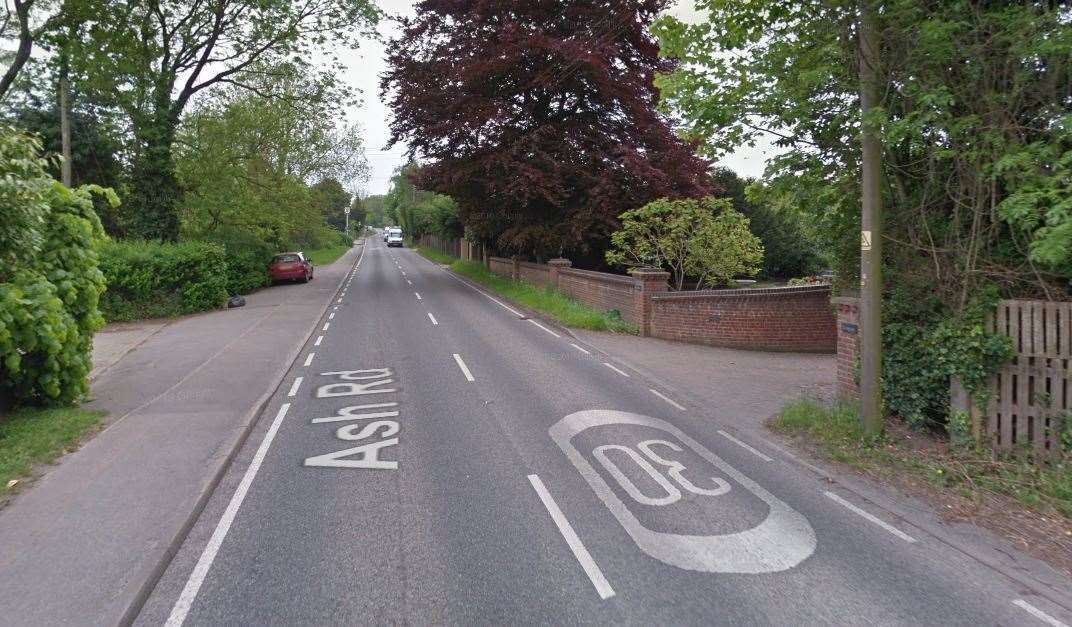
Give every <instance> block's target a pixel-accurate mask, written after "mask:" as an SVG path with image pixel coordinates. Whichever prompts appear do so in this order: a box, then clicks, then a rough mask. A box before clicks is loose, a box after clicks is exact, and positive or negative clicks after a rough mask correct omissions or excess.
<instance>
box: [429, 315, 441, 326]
mask: <svg viewBox="0 0 1072 627" xmlns="http://www.w3.org/2000/svg"><path fill="white" fill-rule="evenodd" d="M428 319H429V320H431V321H432V326H437V327H438V326H439V321H438V320H436V319H435V316H433V315H432V312H428Z"/></svg>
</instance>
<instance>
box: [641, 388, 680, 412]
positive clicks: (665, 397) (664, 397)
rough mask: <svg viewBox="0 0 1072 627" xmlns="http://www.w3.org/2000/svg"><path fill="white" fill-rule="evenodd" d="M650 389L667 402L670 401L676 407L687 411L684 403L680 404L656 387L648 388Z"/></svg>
mask: <svg viewBox="0 0 1072 627" xmlns="http://www.w3.org/2000/svg"><path fill="white" fill-rule="evenodd" d="M648 390H649V391H650V392H651V393H652V394H654V395H655V396H658V397H659V398H661V399H663V400H664V401H666V402H667V403H670V404H671V405H673V406H674V407H677V408H678V409H680V410H681V411H685V407H684V406H683V405H681V404H679V403H678V402H676V401H674V400H673V399H671V398H669V397H668V396H666V395H664V394H663V393H661V392H659V390H656V389H655V388H648Z"/></svg>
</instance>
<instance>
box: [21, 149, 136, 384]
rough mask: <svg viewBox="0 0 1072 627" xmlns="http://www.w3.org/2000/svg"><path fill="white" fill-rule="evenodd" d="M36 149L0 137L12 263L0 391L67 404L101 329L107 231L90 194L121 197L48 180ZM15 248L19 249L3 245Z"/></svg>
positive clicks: (83, 376) (82, 379)
mask: <svg viewBox="0 0 1072 627" xmlns="http://www.w3.org/2000/svg"><path fill="white" fill-rule="evenodd" d="M39 148H40V144H39V142H38V141H37V140H34V139H31V138H28V137H27V136H25V135H20V134H18V133H14V132H12V131H10V129H8V130H6V131H4V132H0V168H3V170H4V173H3V174H4V175H3V176H2V177H0V180H2V184H0V195H2V196H3V201H4V203H5V205H4V209H5V211H4V217H3V218H2V219H0V224H4V226H5V227H7V228H6V229H5V230H4V234H5V235H7V236H8V239H7V241H4V242H0V243H2V245H3V248H0V253H6V257H7V258H9V259H15V260H16V261H17V264H16V265H13V266H11V268H10V269H7V270H6V272H5V273H4V274H0V373H2V375H3V376H2V377H0V388H4V389H5V391H6V392H8V393H10V394H12V395H14V397H15V398H16V399H18V400H20V401H31V402H36V403H42V404H65V403H70V402H73V401H75V400H77V399H79V398H81V397H82V396H84V395H85V394H86V393H87V392H88V386H87V384H86V377H87V376H88V375H89V372H90V370H91V352H92V340H93V333H94V332H95V331H96V330H97V329H99V328H100V326H101V325H102V324H103V320H102V319H101V317H100V314H99V313H98V308H97V307H98V300H99V298H100V294H101V292H103V291H104V277H103V275H102V274H101V272H100V270H99V269H98V267H97V252H96V250H97V247H98V245H99V242H100V241H101V240H102V239H103V238H104V230H103V229H102V227H101V224H100V221H99V220H98V219H97V216H96V214H95V213H94V211H93V199H92V194H94V193H101V194H103V195H106V196H107V197H108V198H109V201H111V202H115V203H117V202H118V199H117V198H116V197H115V195H114V193H111V192H110V190H103V189H100V188H96V187H82V188H79V189H77V190H70V189H67V188H66V187H64V186H62V185H60V184H59V183H57V182H55V181H53V180H52V179H51V177H49V176H48V174H47V172H46V171H45V164H46V162H45V161H44V160H42V159H40V158H38V157H37V151H38V150H39ZM19 222H21V224H19ZM13 245H14V246H22V248H21V249H20V250H18V251H11V250H10V249H8V248H7V247H8V246H13Z"/></svg>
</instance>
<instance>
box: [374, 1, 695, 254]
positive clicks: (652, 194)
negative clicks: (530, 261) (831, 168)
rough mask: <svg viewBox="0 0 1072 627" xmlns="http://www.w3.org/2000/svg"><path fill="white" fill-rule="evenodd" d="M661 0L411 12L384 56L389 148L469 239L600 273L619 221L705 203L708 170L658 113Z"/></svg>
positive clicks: (460, 5) (432, 6)
mask: <svg viewBox="0 0 1072 627" xmlns="http://www.w3.org/2000/svg"><path fill="white" fill-rule="evenodd" d="M667 4H668V2H667V0H628V1H625V0H481V1H476V0H473V1H468V2H467V1H460V0H422V1H421V2H418V3H417V6H416V16H415V17H413V18H407V19H403V20H402V33H401V35H400V36H399V37H398V38H397V39H396V40H395V41H393V42H392V43H391V45H390V46H389V47H388V49H389V50H390V51H391V53H390V55H389V69H388V71H387V72H386V73H385V74H384V76H383V79H382V84H381V87H382V89H383V92H384V94H385V97H386V98H387V99H388V100H389V102H390V105H391V107H392V109H393V111H394V116H395V117H394V120H393V122H392V125H391V144H392V145H393V144H394V143H397V142H405V143H407V144H408V145H409V146H410V148H411V149H412V150H414V151H415V152H416V153H417V154H419V155H420V156H421V157H422V158H423V162H424V163H425V164H426V165H424V166H423V167H422V168H420V170H418V172H417V173H416V178H417V183H418V184H419V186H420V187H422V188H424V189H429V190H432V191H435V192H438V193H441V194H447V195H449V196H451V197H453V198H454V199H455V200H456V201H457V203H458V206H459V210H460V213H461V217H462V220H463V222H464V223H465V225H466V227H467V228H468V229H469V232H470V233H472V234H473V235H475V236H476V237H478V238H480V239H481V240H483V241H485V242H488V243H490V244H492V245H493V246H496V247H498V248H499V249H501V250H503V251H506V252H518V253H526V254H534V255H536V256H537V257H542V256H547V255H554V254H560V253H567V254H571V255H574V256H585V255H588V258H589V259H593V260H596V263H598V262H599V261H598V259H599V257H601V252H602V250H603V249H605V248H606V246H607V244H608V239H609V236H610V233H611V232H613V231H614V230H615V229H616V228H618V226H619V219H618V216H620V215H621V214H622V213H624V212H625V211H627V210H630V209H635V208H637V207H641V206H643V205H645V204H646V203H648V202H650V201H652V200H654V199H656V198H685V197H700V196H705V195H707V194H709V193H710V192H711V191H712V190H711V189H710V187H709V185H708V183H707V179H706V173H707V169H708V163H707V162H706V161H704V160H702V159H700V158H698V157H697V156H696V155H695V153H694V152H693V148H692V146H690V145H689V144H687V143H686V142H684V141H682V140H681V139H679V138H678V137H677V136H676V135H675V134H674V132H673V130H672V129H671V127H670V124H669V121H668V120H667V119H666V118H664V117H663V116H662V115H661V114H660V113H659V112H658V111H656V104H657V102H658V93H657V91H656V89H655V87H654V85H653V80H654V78H655V76H656V73H661V72H668V71H670V70H672V69H673V65H672V62H671V61H668V60H666V59H663V58H660V57H659V46H658V43H657V42H656V41H655V40H654V39H653V37H652V36H651V34H650V33H649V30H648V27H649V25H650V24H651V22H652V20H653V19H655V17H656V16H657V15H658V14H659V12H660V11H662V10H663V9H664V8H665V7H666V5H667Z"/></svg>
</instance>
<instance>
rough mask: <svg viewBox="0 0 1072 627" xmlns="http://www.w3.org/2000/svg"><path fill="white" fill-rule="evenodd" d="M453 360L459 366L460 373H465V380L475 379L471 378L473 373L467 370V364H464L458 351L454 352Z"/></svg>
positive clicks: (471, 380)
mask: <svg viewBox="0 0 1072 627" xmlns="http://www.w3.org/2000/svg"><path fill="white" fill-rule="evenodd" d="M454 361H455V362H457V363H458V367H459V368H461V371H462V374H463V375H465V379H466V381H468V382H470V383H472V382H473V381H476V379H474V378H473V373H472V372H469V366H466V365H465V362H464V361H463V360H462V356H461V355H459V354H458V353H454Z"/></svg>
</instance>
